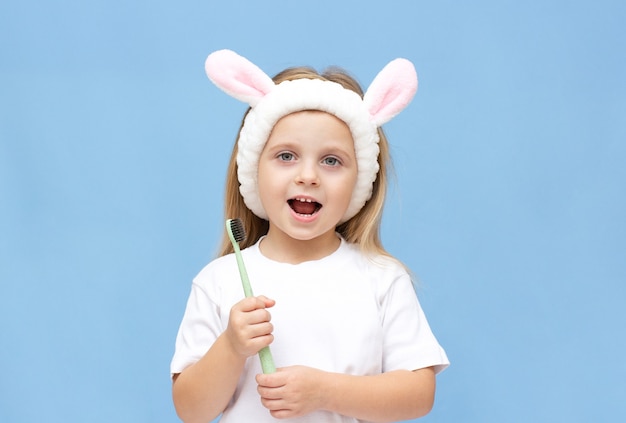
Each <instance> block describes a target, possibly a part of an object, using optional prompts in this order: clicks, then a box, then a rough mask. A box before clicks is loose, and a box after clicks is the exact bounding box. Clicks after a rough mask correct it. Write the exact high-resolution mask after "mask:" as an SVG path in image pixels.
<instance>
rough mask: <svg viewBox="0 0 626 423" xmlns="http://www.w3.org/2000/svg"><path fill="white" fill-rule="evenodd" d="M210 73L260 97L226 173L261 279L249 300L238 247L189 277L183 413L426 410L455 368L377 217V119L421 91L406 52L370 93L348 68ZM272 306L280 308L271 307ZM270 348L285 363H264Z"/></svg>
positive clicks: (225, 58)
mask: <svg viewBox="0 0 626 423" xmlns="http://www.w3.org/2000/svg"><path fill="white" fill-rule="evenodd" d="M206 70H207V74H208V76H209V78H210V79H211V80H212V81H213V82H214V83H215V84H216V85H217V86H218V87H220V88H221V89H223V90H224V91H225V92H226V93H228V94H230V95H232V96H233V97H235V98H237V99H239V100H242V101H245V102H247V103H248V104H250V106H251V107H250V109H248V111H247V113H246V116H245V117H244V120H243V123H242V126H241V128H240V131H239V136H238V138H237V142H236V144H235V147H234V149H233V154H232V157H231V162H230V167H229V170H228V176H227V183H226V206H225V212H226V216H227V217H231V218H240V219H241V220H242V222H243V225H244V228H245V231H246V233H247V238H246V239H245V241H243V242H241V243H240V247H241V248H242V250H243V251H242V254H243V257H244V261H245V263H246V267H247V270H248V274H249V275H250V280H251V283H252V286H253V288H254V290H255V291H256V292H260V293H263V295H260V296H257V297H251V298H245V299H242V297H243V293H242V288H241V282H240V279H239V274H238V271H237V264H236V261H235V258H234V255H233V254H231V253H232V252H233V249H232V245H231V244H230V242H229V240H228V237H227V236H225V237H224V239H223V242H222V248H221V253H220V257H219V258H217V259H216V260H214V261H213V262H211V263H210V264H209V265H208V266H206V267H205V268H204V269H203V270H202V271H201V272H200V273H199V274H198V276H197V277H196V278H195V279H194V281H193V284H192V289H191V294H190V297H189V301H188V303H187V308H186V311H185V315H184V317H183V321H182V323H181V326H180V329H179V333H178V337H177V340H176V351H175V354H174V357H173V359H172V363H171V372H172V375H173V380H174V383H173V398H174V404H175V406H176V410H177V413H178V415H179V416H180V418H181V419H182V420H183V421H185V422H188V423H192V422H209V421H211V420H212V419H214V418H216V417H217V416H219V415H220V414H222V418H221V420H220V421H221V422H223V423H228V422H236V423H247V422H255V423H256V422H273V421H275V419H289V421H292V422H316V423H319V422H366V421H368V422H391V421H399V420H407V419H412V418H417V417H420V416H423V415H425V414H427V413H428V412H429V411H430V409H431V407H432V404H433V400H434V393H435V374H436V373H438V372H439V371H441V370H443V369H444V368H445V367H446V366H447V365H448V359H447V357H446V354H445V352H444V351H443V349H442V348H441V347H440V346H439V344H438V343H437V341H436V339H435V337H434V336H433V334H432V332H431V330H430V328H429V326H428V323H427V321H426V318H425V316H424V314H423V312H422V309H421V308H420V305H419V302H418V300H417V297H416V295H415V292H414V290H413V285H412V282H411V279H410V276H409V274H408V272H407V271H406V269H405V268H404V267H403V266H402V265H401V264H400V263H399V262H398V261H397V260H395V259H394V258H393V257H391V256H390V255H389V254H388V253H387V252H386V251H385V250H384V249H383V246H382V244H381V241H380V238H379V227H380V222H381V214H382V209H383V204H384V199H385V190H386V166H387V162H388V160H389V153H388V144H387V140H386V138H385V136H384V134H383V132H382V129H380V126H381V125H382V124H383V123H385V122H387V121H389V120H390V119H391V118H392V117H394V116H395V115H396V114H397V113H399V112H400V111H401V110H402V109H403V108H404V107H406V105H407V104H408V103H409V102H410V101H411V99H412V97H413V95H414V93H415V91H416V89H417V76H416V74H415V70H414V68H413V65H412V64H411V63H410V62H408V61H406V60H404V59H396V60H394V61H392V62H391V63H389V64H388V65H387V66H386V67H385V68H384V69H383V70H382V71H381V72H380V73H379V74H378V76H377V77H376V78H375V79H374V81H373V82H372V84H371V85H370V87H369V88H368V90H367V92H366V93H365V95H363V93H362V90H361V89H360V87H359V86H358V84H357V83H356V82H355V81H354V80H353V79H352V78H351V77H349V76H348V75H346V74H345V73H343V72H341V71H337V70H335V71H331V72H327V73H325V74H323V75H319V74H317V73H316V72H315V71H313V70H312V69H309V68H294V69H288V70H286V71H283V72H282V73H280V74H278V75H277V76H276V77H275V78H274V79H273V80H272V79H271V78H270V77H269V76H267V75H266V74H265V73H263V72H262V71H261V70H260V69H259V68H258V67H256V66H255V65H254V64H252V63H251V62H249V61H248V60H246V59H244V58H243V57H241V56H238V55H237V54H235V53H234V52H232V51H228V50H221V51H218V52H215V53H212V54H211V55H209V57H208V59H207V62H206ZM270 310H271V314H270ZM270 345H271V349H272V353H273V357H274V360H275V362H276V365H277V366H278V369H277V371H276V372H275V373H271V374H262V373H261V366H260V363H259V360H258V359H256V358H255V357H253V356H255V355H256V354H257V352H258V351H259V350H260V349H262V348H264V347H267V346H270Z"/></svg>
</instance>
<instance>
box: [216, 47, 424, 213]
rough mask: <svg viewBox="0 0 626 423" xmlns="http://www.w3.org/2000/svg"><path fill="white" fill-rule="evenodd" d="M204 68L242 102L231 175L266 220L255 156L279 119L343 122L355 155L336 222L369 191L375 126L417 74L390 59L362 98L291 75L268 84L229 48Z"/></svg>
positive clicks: (401, 104) (403, 100)
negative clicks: (347, 196)
mask: <svg viewBox="0 0 626 423" xmlns="http://www.w3.org/2000/svg"><path fill="white" fill-rule="evenodd" d="M205 69H206V73H207V76H208V77H209V79H210V80H211V81H212V82H213V83H214V84H215V85H217V86H218V87H219V88H221V89H222V90H223V91H224V92H226V93H227V94H228V95H230V96H232V97H234V98H236V99H237V100H240V101H243V102H245V103H248V104H249V105H250V107H251V110H250V112H249V113H248V115H247V116H246V118H245V120H244V124H243V127H242V128H241V131H240V134H239V141H238V145H237V146H238V153H237V168H238V170H237V177H238V179H239V183H240V187H239V191H240V192H241V195H242V197H243V199H244V202H245V203H246V206H248V208H249V209H250V210H251V211H252V212H253V213H254V214H255V215H257V216H259V217H260V218H262V219H267V213H266V212H265V209H264V208H263V204H262V203H261V199H260V198H259V193H258V187H257V173H258V165H259V157H260V155H261V152H262V151H263V147H264V146H265V143H266V142H267V139H268V138H269V136H270V133H271V132H272V128H273V127H274V125H275V124H276V122H278V120H280V118H282V117H284V116H286V115H288V114H290V113H295V112H299V111H303V110H320V111H323V112H327V113H330V114H332V115H334V116H336V117H337V118H339V119H341V120H342V121H344V122H345V123H346V124H347V125H348V127H349V128H350V131H351V133H352V138H353V140H354V150H355V153H356V159H357V169H358V175H357V182H356V185H355V187H354V191H353V193H352V200H351V201H350V204H349V206H348V209H347V210H346V213H345V215H344V216H343V219H342V221H341V222H345V221H347V220H349V219H350V218H352V217H353V216H354V215H356V214H357V213H358V212H359V211H360V210H361V208H362V207H363V205H364V204H365V203H366V202H367V200H369V199H370V197H371V196H372V185H373V183H374V181H375V180H376V175H377V173H378V168H379V166H378V152H379V149H378V141H379V137H378V131H377V128H378V127H379V126H381V125H382V124H384V123H386V122H388V121H390V120H391V119H392V118H393V117H394V116H396V115H397V114H398V113H400V112H401V111H402V110H403V109H404V108H405V107H406V106H407V105H408V104H409V102H410V101H411V99H412V98H413V96H414V95H415V92H416V91H417V74H416V73H415V68H414V67H413V64H412V63H411V62H409V61H408V60H406V59H395V60H393V61H391V62H390V63H389V64H387V66H385V67H384V68H383V69H382V70H381V71H380V73H379V74H378V75H377V76H376V78H374V81H372V83H371V84H370V86H369V88H368V89H367V91H366V92H365V95H364V97H363V99H361V97H360V96H359V95H358V94H357V93H355V92H354V91H351V90H348V89H345V88H343V86H341V85H340V84H338V83H335V82H330V81H323V80H319V79H297V80H293V81H284V82H281V83H280V84H278V85H277V84H274V81H272V78H270V77H269V76H268V75H266V74H265V73H264V72H263V71H262V70H261V69H259V68H258V67H257V66H256V65H255V64H253V63H252V62H250V61H248V60H247V59H245V58H244V57H241V56H239V55H238V54H237V53H235V52H233V51H230V50H219V51H216V52H214V53H211V54H210V55H209V57H208V58H207V59H206V63H205Z"/></svg>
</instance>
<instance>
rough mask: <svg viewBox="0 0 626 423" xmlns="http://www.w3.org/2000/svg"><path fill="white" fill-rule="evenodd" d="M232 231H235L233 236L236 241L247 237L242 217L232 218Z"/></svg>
mask: <svg viewBox="0 0 626 423" xmlns="http://www.w3.org/2000/svg"><path fill="white" fill-rule="evenodd" d="M230 231H231V232H232V233H233V237H234V238H235V241H237V242H242V241H243V240H244V239H246V231H245V229H244V228H243V223H242V222H241V219H232V220H231V221H230Z"/></svg>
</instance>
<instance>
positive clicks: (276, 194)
mask: <svg viewBox="0 0 626 423" xmlns="http://www.w3.org/2000/svg"><path fill="white" fill-rule="evenodd" d="M258 175H259V177H258V186H259V195H260V198H261V202H262V203H263V207H264V208H265V211H266V212H267V215H268V218H269V222H270V232H269V234H271V233H272V231H280V232H282V233H283V234H285V235H287V236H289V237H290V238H293V239H297V240H311V239H317V238H319V237H322V236H328V237H329V239H330V237H332V238H333V239H336V238H335V235H334V232H335V227H336V226H337V224H338V223H339V221H340V220H341V218H342V217H343V216H344V214H345V212H346V209H347V208H348V205H349V204H350V199H351V198H352V190H353V189H354V185H355V183H356V179H357V161H356V156H355V153H354V143H353V141H352V134H351V133H350V129H349V128H348V126H347V125H346V124H345V123H344V122H343V121H341V120H340V119H338V118H336V117H335V116H333V115H330V114H328V113H324V112H319V111H303V112H297V113H292V114H290V115H287V116H285V117H283V118H282V119H280V120H279V121H278V123H277V124H276V125H275V126H274V128H273V130H272V133H271V135H270V137H269V139H268V141H267V143H266V145H265V147H264V149H263V152H262V153H261V157H260V158H259V174H258ZM269 234H268V236H269Z"/></svg>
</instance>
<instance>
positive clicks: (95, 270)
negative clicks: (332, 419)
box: [0, 0, 626, 423]
mask: <svg viewBox="0 0 626 423" xmlns="http://www.w3.org/2000/svg"><path fill="white" fill-rule="evenodd" d="M625 22H626V3H624V2H622V1H617V0H616V1H607V0H599V1H556V0H542V1H538V0H531V1H528V2H519V1H495V0H493V1H487V0H478V1H474V2H453V1H438V2H434V1H430V2H425V1H387V2H364V1H338V0H319V1H317V2H314V3H311V4H305V3H302V4H300V2H293V1H267V2H252V1H249V2H243V1H231V2H220V3H218V2H209V1H180V2H172V1H167V2H166V1H157V0H155V1H145V0H142V1H119V0H109V1H101V0H94V1H89V2H85V1H42V0H39V1H29V0H22V1H19V2H18V1H5V2H3V3H2V4H1V5H0V53H1V54H0V282H1V283H0V336H1V341H0V343H1V344H0V363H1V368H2V369H1V373H2V377H1V378H0V421H2V422H92V423H97V422H133V423H136V422H175V421H177V418H176V415H175V413H174V410H173V406H172V403H171V399H170V381H169V368H168V366H169V360H170V358H171V355H172V352H173V345H174V338H175V335H176V331H177V328H178V324H179V322H180V319H181V317H182V313H183V310H184V306H185V301H186V298H187V295H188V292H189V287H190V281H191V278H192V277H193V276H194V275H195V274H196V273H197V272H198V271H199V270H200V268H201V267H202V266H203V265H204V264H205V263H206V262H208V261H209V260H210V259H211V258H212V257H213V255H214V253H215V250H216V245H217V242H218V239H219V237H220V236H221V234H222V230H223V221H222V193H223V182H224V174H225V169H226V165H227V161H228V156H229V152H230V149H231V146H232V142H233V140H234V137H235V134H236V131H237V128H238V125H239V121H240V118H241V115H242V114H243V112H244V110H245V106H244V105H243V104H240V103H238V102H237V101H236V100H234V99H231V98H230V97H227V96H226V95H224V94H222V93H221V92H220V91H219V90H218V89H217V88H215V87H214V86H212V84H210V83H209V81H208V80H207V79H206V76H205V75H204V69H203V65H204V59H205V58H206V56H207V55H208V54H209V53H210V52H211V51H213V50H216V49H220V48H231V49H233V50H236V51H238V52H239V53H241V54H242V55H244V56H246V57H248V58H250V59H251V60H252V61H253V62H255V63H257V64H258V65H259V66H260V67H261V68H262V69H264V70H265V71H266V72H267V73H269V74H274V73H276V72H278V71H279V70H281V69H283V68H285V67H287V66H292V65H301V64H307V65H312V66H315V67H317V68H323V67H325V66H327V65H332V64H337V65H341V66H343V67H345V68H347V69H349V70H350V71H351V72H352V73H353V74H354V75H355V76H356V77H357V78H358V79H359V80H360V81H361V83H362V84H363V85H364V86H367V85H368V84H369V82H370V81H371V80H372V78H373V77H374V76H375V74H376V73H377V72H378V71H379V70H380V69H381V68H382V66H383V65H384V64H386V63H387V62H388V61H390V60H391V59H393V58H395V57H399V56H403V57H407V58H408V59H410V60H412V61H413V62H414V63H415V65H416V68H417V71H418V74H419V78H420V89H419V91H418V94H417V96H416V98H415V100H414V102H413V103H412V104H411V105H410V106H409V107H408V108H407V109H406V110H405V111H404V112H403V113H402V114H401V115H399V116H398V117H397V118H396V119H395V120H394V121H392V122H390V123H389V124H387V125H386V130H387V134H388V136H389V138H390V141H391V143H392V153H393V154H394V155H395V166H396V174H397V182H395V183H394V185H393V187H392V192H391V195H390V197H389V201H388V205H387V209H386V217H385V221H384V226H383V239H384V242H385V245H386V246H387V248H388V249H389V250H390V251H391V252H392V253H393V254H395V255H396V256H398V257H399V258H400V259H402V260H403V261H405V262H406V263H407V264H408V265H409V266H410V267H411V268H412V269H413V271H414V272H415V273H416V274H417V275H418V276H419V279H420V280H419V285H420V287H419V295H420V298H421V301H422V305H423V307H424V308H425V310H426V312H427V314H428V317H429V320H430V323H431V326H432V327H433V329H434V331H435V333H436V334H437V336H438V338H439V340H440V342H441V343H442V344H443V345H444V347H445V348H446V350H447V352H448V354H449V356H450V359H451V360H452V363H453V364H452V366H451V367H450V368H449V369H448V370H446V371H445V372H444V373H442V374H441V375H440V377H439V379H438V384H439V386H438V393H437V403H436V406H435V409H434V410H433V411H432V413H431V414H430V415H429V416H427V417H426V418H424V419H422V420H420V421H424V422H481V423H483V422H531V421H532V422H554V421H563V422H565V421H567V422H600V421H602V422H614V421H621V420H623V419H624V418H625V417H626V360H624V356H625V355H626V339H625V338H626V337H625V329H624V324H625V323H626V312H625V311H624V309H625V306H626V288H625V285H626V218H625V217H626V170H625V169H626V166H625V163H626V83H625V82H624V81H625V76H626V56H625V53H626V51H625V47H626V29H625V28H626V25H625V24H624V23H625Z"/></svg>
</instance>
